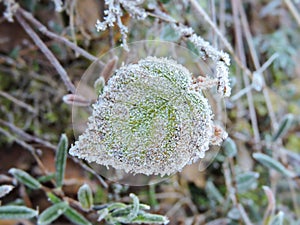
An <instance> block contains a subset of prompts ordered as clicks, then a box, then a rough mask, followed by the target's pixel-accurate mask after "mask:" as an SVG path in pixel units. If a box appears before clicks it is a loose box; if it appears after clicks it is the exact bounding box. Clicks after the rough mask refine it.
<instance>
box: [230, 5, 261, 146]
mask: <svg viewBox="0 0 300 225" xmlns="http://www.w3.org/2000/svg"><path fill="white" fill-rule="evenodd" d="M232 12H233V18H234V26H235V37H236V43H237V52H238V55H239V56H240V58H241V61H242V63H243V64H246V56H245V51H244V48H243V38H242V31H241V29H240V28H241V24H240V22H239V17H238V7H237V5H236V1H235V0H232ZM243 80H244V84H245V87H246V88H247V87H249V86H250V82H249V78H248V76H246V74H245V72H243ZM246 94H247V100H248V105H249V112H250V119H251V125H252V128H253V133H254V142H255V143H256V144H257V143H259V141H260V135H259V129H258V123H257V117H256V112H255V106H254V101H253V95H252V92H251V89H250V91H247V92H246Z"/></svg>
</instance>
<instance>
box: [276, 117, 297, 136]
mask: <svg viewBox="0 0 300 225" xmlns="http://www.w3.org/2000/svg"><path fill="white" fill-rule="evenodd" d="M293 121H294V115H293V114H287V115H285V116H284V117H283V119H282V121H281V122H280V124H279V127H278V129H277V131H276V132H275V134H274V135H273V137H272V139H273V141H276V140H278V138H281V137H283V136H284V135H285V134H286V133H287V132H288V130H289V129H290V128H291V126H292V125H293Z"/></svg>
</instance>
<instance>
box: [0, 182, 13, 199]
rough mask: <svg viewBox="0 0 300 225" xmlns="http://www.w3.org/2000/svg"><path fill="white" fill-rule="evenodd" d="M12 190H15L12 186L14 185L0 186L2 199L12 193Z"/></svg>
mask: <svg viewBox="0 0 300 225" xmlns="http://www.w3.org/2000/svg"><path fill="white" fill-rule="evenodd" d="M12 189H14V186H12V185H1V186H0V198H2V197H3V196H5V195H7V194H8V193H9V192H11V191H12Z"/></svg>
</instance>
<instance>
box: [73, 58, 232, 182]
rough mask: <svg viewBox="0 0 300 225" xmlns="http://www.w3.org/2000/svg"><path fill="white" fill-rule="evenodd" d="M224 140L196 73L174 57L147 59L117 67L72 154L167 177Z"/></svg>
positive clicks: (129, 169) (222, 132) (92, 160)
mask: <svg viewBox="0 0 300 225" xmlns="http://www.w3.org/2000/svg"><path fill="white" fill-rule="evenodd" d="M224 138H226V132H224V131H223V130H222V129H221V128H220V127H217V126H215V125H214V123H213V114H212V111H211V107H210V105H209V103H208V100H207V99H206V98H205V97H204V96H203V94H202V92H201V89H199V88H195V81H194V80H193V79H192V74H191V73H190V72H189V71H188V70H187V69H186V68H185V67H183V66H182V65H180V64H178V63H177V62H175V61H174V60H170V59H166V58H156V57H147V58H145V59H142V60H140V61H139V62H138V63H137V64H129V65H125V66H123V67H121V68H120V69H118V70H117V71H116V73H115V75H114V76H113V77H112V78H111V79H110V80H109V81H108V84H107V86H105V87H104V90H103V93H102V94H101V95H100V96H99V99H98V101H97V102H96V103H95V104H94V105H93V114H92V116H91V117H90V118H89V122H88V128H87V130H86V131H85V133H84V134H83V135H81V136H80V137H79V140H78V141H77V142H76V143H75V145H74V146H72V148H71V149H70V153H71V154H72V155H74V156H78V157H80V158H83V159H86V160H87V161H89V162H96V163H99V164H102V165H106V166H113V167H114V168H116V169H123V170H125V171H126V172H131V173H134V174H135V173H143V174H146V175H151V174H159V175H162V176H163V175H169V174H172V173H175V172H177V171H181V170H182V168H183V167H184V166H185V165H187V164H190V163H192V162H194V161H196V160H198V159H199V158H203V157H204V156H205V151H207V150H208V149H209V145H210V144H217V145H219V144H220V143H221V142H222V140H223V139H224Z"/></svg>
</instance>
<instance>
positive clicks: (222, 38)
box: [190, 0, 253, 78]
mask: <svg viewBox="0 0 300 225" xmlns="http://www.w3.org/2000/svg"><path fill="white" fill-rule="evenodd" d="M190 2H191V3H192V5H193V6H194V7H195V9H196V10H197V12H198V13H200V15H201V16H202V18H203V19H204V20H205V21H206V22H207V23H208V24H209V25H210V26H211V28H212V29H213V30H214V31H215V33H216V34H217V36H219V38H220V40H221V41H222V43H223V45H224V46H225V48H227V50H228V51H229V53H230V54H231V55H232V56H233V58H234V60H235V62H236V63H237V65H238V66H239V67H240V68H241V69H242V70H243V71H244V73H245V75H247V76H249V77H250V78H252V77H253V74H252V72H251V71H250V70H249V69H248V68H247V66H246V65H245V63H243V62H242V61H241V60H240V58H239V57H238V56H237V55H236V54H235V52H234V49H233V47H232V46H231V44H230V43H229V42H228V41H227V39H226V38H225V37H224V35H223V34H222V32H221V31H220V30H219V29H218V27H217V26H216V25H215V24H214V22H213V21H212V20H211V19H210V18H209V16H208V15H207V13H206V12H205V10H204V9H203V8H202V7H201V6H200V4H199V3H198V2H197V0H190Z"/></svg>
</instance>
